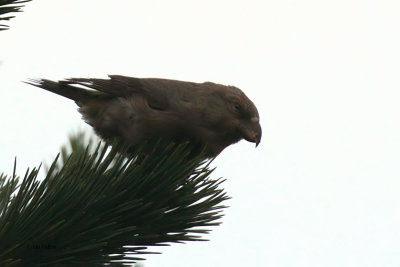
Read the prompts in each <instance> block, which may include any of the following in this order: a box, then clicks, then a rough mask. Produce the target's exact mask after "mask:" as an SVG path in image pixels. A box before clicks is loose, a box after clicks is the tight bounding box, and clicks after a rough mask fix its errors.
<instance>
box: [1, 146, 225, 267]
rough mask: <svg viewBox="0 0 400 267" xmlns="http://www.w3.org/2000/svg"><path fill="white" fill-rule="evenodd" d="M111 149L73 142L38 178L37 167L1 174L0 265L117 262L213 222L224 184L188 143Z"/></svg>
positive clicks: (189, 236) (196, 236)
mask: <svg viewBox="0 0 400 267" xmlns="http://www.w3.org/2000/svg"><path fill="white" fill-rule="evenodd" d="M115 147H116V148H113V149H110V148H109V147H108V146H104V145H100V146H98V147H97V148H94V149H93V151H92V152H90V151H91V149H90V148H87V149H85V150H83V149H81V148H82V145H76V146H75V148H73V151H74V152H73V153H72V154H71V155H70V156H69V157H68V159H67V160H66V161H65V162H64V163H63V164H61V165H60V164H59V165H57V159H56V160H54V162H53V164H52V165H51V167H50V168H49V170H48V173H47V175H46V177H45V178H44V180H43V181H39V180H38V170H39V168H34V169H32V170H28V171H27V172H26V174H25V176H24V178H23V180H22V181H21V182H20V183H18V179H17V178H16V176H15V172H14V174H13V176H12V177H11V178H9V179H6V178H5V177H4V175H2V176H0V266H28V265H29V266H64V265H71V266H103V265H104V264H111V265H112V266H121V265H123V264H129V263H133V262H135V261H137V260H139V259H141V258H140V257H139V256H140V255H143V254H148V253H151V252H149V251H148V250H147V247H148V246H163V245H168V244H170V243H174V242H176V243H178V242H185V241H199V240H204V239H202V237H201V235H202V234H205V233H208V232H209V231H210V230H209V226H215V225H219V224H220V222H218V220H219V219H220V218H221V217H222V214H221V212H222V209H223V208H225V207H224V206H222V205H221V202H223V201H224V200H226V199H228V196H227V195H226V193H225V192H224V191H223V190H222V189H220V188H219V185H220V184H221V183H222V182H223V181H222V180H221V179H216V180H213V179H210V178H209V175H210V174H211V172H212V171H213V170H212V169H210V168H209V162H208V161H204V160H202V159H201V156H199V157H196V158H193V157H189V156H188V155H189V154H190V151H189V148H188V145H180V146H178V147H176V146H175V147H174V146H172V145H165V144H162V143H160V144H159V147H158V148H156V151H157V152H158V153H156V154H150V155H148V156H146V157H145V158H144V159H141V160H140V161H138V155H139V154H140V149H139V150H138V151H136V152H135V153H133V154H132V155H131V157H130V158H126V157H124V156H123V154H119V153H117V150H120V149H121V148H118V146H117V145H116V146H115ZM160 148H162V152H161V153H159V151H160ZM66 153H67V152H66ZM18 186H19V188H17V187H18Z"/></svg>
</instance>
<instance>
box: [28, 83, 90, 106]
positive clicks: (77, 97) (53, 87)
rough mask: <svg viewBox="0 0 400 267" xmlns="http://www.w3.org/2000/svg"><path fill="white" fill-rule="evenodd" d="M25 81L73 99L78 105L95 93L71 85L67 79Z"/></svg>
mask: <svg viewBox="0 0 400 267" xmlns="http://www.w3.org/2000/svg"><path fill="white" fill-rule="evenodd" d="M25 83H27V84H30V85H34V86H37V87H40V88H42V89H45V90H47V91H50V92H52V93H55V94H57V95H61V96H64V97H66V98H69V99H71V100H74V101H75V102H76V103H77V104H78V105H79V106H81V105H83V104H85V103H86V102H88V101H89V100H91V99H93V97H94V96H95V95H96V93H95V92H94V91H92V90H87V89H84V88H80V87H76V86H72V85H70V84H68V82H67V81H65V82H64V81H59V82H55V81H51V80H46V79H39V80H35V79H29V80H28V81H25Z"/></svg>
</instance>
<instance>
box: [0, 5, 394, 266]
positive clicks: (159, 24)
mask: <svg viewBox="0 0 400 267" xmlns="http://www.w3.org/2000/svg"><path fill="white" fill-rule="evenodd" d="M399 14H400V2H399V1H389V0H380V1H368V0H362V1H361V0H360V1H356V0H336V1H317V0H314V1H312V0H303V1H295V0H292V1H290V0H279V1H269V0H263V1H249V0H247V1H232V0H229V1H215V0H214V1H209V0H207V1H205V0H202V1H177V0H168V1H161V0H160V1H133V0H114V1H103V0H33V2H31V3H28V5H27V7H26V8H24V12H23V13H20V14H17V17H16V18H15V19H14V20H13V21H12V22H11V23H10V25H11V30H9V31H7V32H0V60H1V61H2V65H1V66H0V88H1V89H0V127H1V131H0V145H1V146H0V150H1V151H0V171H4V172H6V173H11V172H12V165H13V160H14V156H17V157H18V162H19V163H18V173H20V174H23V173H24V171H25V169H26V167H28V166H30V167H33V166H37V165H38V164H39V163H40V162H41V161H43V160H51V159H52V158H53V157H54V155H55V154H56V153H57V152H58V149H59V146H60V145H61V144H62V143H64V142H65V140H66V138H67V134H68V133H70V132H71V131H73V130H76V129H78V128H79V127H80V128H84V129H86V126H84V123H83V122H82V121H81V120H80V115H79V114H78V113H77V112H76V107H75V104H74V103H73V102H71V101H68V100H67V99H63V98H62V97H58V96H56V95H52V94H50V93H48V92H46V91H43V90H40V89H38V88H34V87H32V86H29V85H25V84H23V83H21V82H20V81H21V80H24V79H27V78H39V77H42V78H52V79H62V78H68V77H106V75H107V74H123V75H129V76H136V77H162V78H171V79H180V80H189V81H198V82H202V81H213V82H218V83H223V84H232V85H236V86H238V87H240V88H242V89H243V90H244V91H245V92H246V93H247V95H248V96H249V97H250V98H251V99H252V100H253V101H254V102H255V104H256V105H257V106H258V109H259V112H260V116H261V124H262V127H263V139H262V142H261V144H260V146H259V147H258V148H257V149H254V145H253V144H250V143H247V142H244V141H243V142H241V143H239V144H237V145H235V146H232V147H229V148H228V149H226V150H225V151H224V152H223V153H222V154H221V155H220V156H219V158H218V160H217V161H216V162H215V165H216V166H218V168H217V171H216V172H215V173H214V177H219V176H224V177H226V178H227V179H228V180H227V182H225V183H224V187H225V189H226V190H227V192H228V193H229V195H230V196H232V197H233V199H232V200H230V201H229V202H228V203H227V204H228V205H230V208H229V209H227V210H226V212H225V214H226V216H225V217H224V218H223V219H222V221H223V224H222V225H221V226H220V227H216V228H214V230H213V232H212V233H211V234H210V235H208V236H207V238H209V239H210V240H211V241H209V242H200V243H188V244H184V245H182V244H174V245H172V246H171V247H167V248H163V249H159V248H154V249H153V250H155V251H162V252H163V254H162V255H152V256H148V257H147V258H148V260H147V261H145V263H144V264H145V266H146V267H162V266H165V267H167V266H168V267H170V266H174V267H179V266H182V267H186V266H193V267H203V266H223V267H228V266H229V267H232V266H235V267H236V266H272V267H292V266H296V267H297V266H304V267H310V266H311V267H320V266H327V267H329V266H341V267H342V266H351V267H356V266H360V267H365V266H385V267H388V266H396V267H397V266H400V213H399V212H400V207H399V204H400V177H399V176H400V171H399V160H400V152H399V151H400V127H399V114H400V107H399V101H400V92H399V88H400V75H399V74H400V52H399V51H400V34H399V30H400V15H399Z"/></svg>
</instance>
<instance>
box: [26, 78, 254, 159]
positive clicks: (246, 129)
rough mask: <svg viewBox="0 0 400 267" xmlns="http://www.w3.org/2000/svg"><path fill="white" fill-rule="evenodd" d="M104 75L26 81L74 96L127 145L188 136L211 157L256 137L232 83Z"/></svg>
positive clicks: (104, 131)
mask: <svg viewBox="0 0 400 267" xmlns="http://www.w3.org/2000/svg"><path fill="white" fill-rule="evenodd" d="M109 77H110V79H83V78H72V79H67V80H63V81H58V82H55V81H50V80H45V79H43V80H30V81H29V82H27V83H29V84H31V85H34V86H37V87H40V88H43V89H46V90H48V91H50V92H53V93H56V94H59V95H61V96H64V97H67V98H69V99H72V100H74V101H75V103H76V104H77V105H78V106H79V109H78V111H79V112H80V113H81V114H82V117H83V119H84V120H85V122H86V123H88V124H89V125H91V126H92V127H93V128H94V130H95V132H96V133H97V134H98V135H99V136H100V137H102V138H103V139H106V140H109V139H117V140H121V141H124V142H125V143H127V144H128V145H130V146H133V147H134V146H137V145H140V144H141V143H143V142H145V141H147V142H150V143H151V142H152V141H156V140H158V139H160V138H161V139H163V140H166V141H173V142H176V143H181V142H185V141H189V142H192V143H195V144H198V145H201V146H202V147H205V155H206V157H215V156H217V155H218V154H219V153H221V151H222V150H223V149H225V148H226V147H227V146H229V145H231V144H234V143H236V142H238V141H240V140H241V139H245V140H247V141H249V142H253V143H256V146H258V144H259V143H260V140H261V126H260V123H259V115H258V111H257V108H256V106H255V105H254V104H253V102H252V101H251V100H250V99H249V98H248V97H247V96H246V95H245V94H244V93H243V92H242V91H241V90H240V89H238V88H236V87H234V86H225V85H221V84H216V83H211V82H205V83H194V82H185V81H177V80H168V79H157V78H133V77H126V76H120V75H110V76H109Z"/></svg>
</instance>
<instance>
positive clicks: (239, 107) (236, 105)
mask: <svg viewBox="0 0 400 267" xmlns="http://www.w3.org/2000/svg"><path fill="white" fill-rule="evenodd" d="M233 106H234V107H235V109H236V111H241V110H242V106H241V105H240V104H239V103H237V102H236V103H234V104H233Z"/></svg>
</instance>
